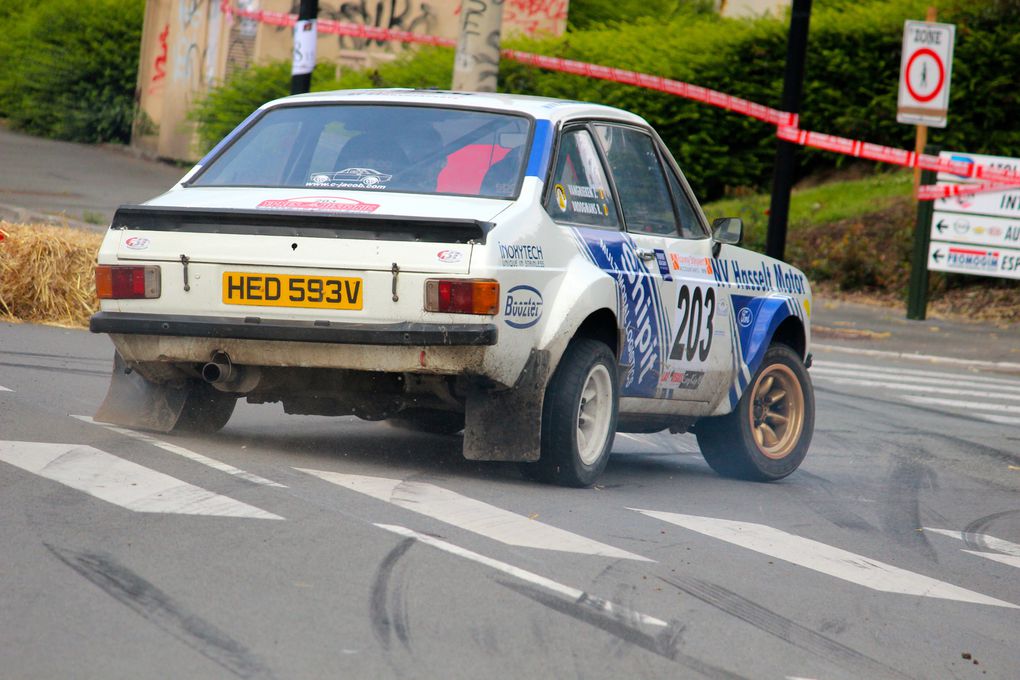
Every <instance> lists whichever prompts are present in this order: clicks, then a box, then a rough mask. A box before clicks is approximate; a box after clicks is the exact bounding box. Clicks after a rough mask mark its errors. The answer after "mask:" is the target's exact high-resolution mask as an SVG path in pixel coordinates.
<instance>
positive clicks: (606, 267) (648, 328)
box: [571, 227, 670, 397]
mask: <svg viewBox="0 0 1020 680" xmlns="http://www.w3.org/2000/svg"><path fill="white" fill-rule="evenodd" d="M571 232H572V233H574V234H575V236H576V238H577V239H578V243H579V245H580V246H581V247H582V248H583V252H585V253H586V254H587V255H588V256H589V258H590V259H591V261H592V262H593V263H594V264H595V266H597V267H598V268H599V269H601V270H602V271H604V272H606V273H607V274H609V275H610V276H612V277H613V278H614V279H615V280H616V290H617V297H618V300H617V304H618V308H617V316H618V318H620V319H622V320H623V326H624V328H625V329H626V338H625V341H624V346H623V356H621V357H620V363H621V364H624V365H629V366H631V369H630V371H628V372H627V376H626V378H624V380H623V385H622V386H621V390H620V392H621V395H622V396H624V397H655V396H656V395H657V392H658V389H659V379H660V375H661V373H662V370H663V366H664V358H663V353H664V349H665V348H666V346H667V343H668V338H669V337H670V330H669V321H668V319H667V318H666V315H665V313H664V310H663V307H662V301H661V299H660V297H659V289H658V285H657V283H656V281H657V277H655V276H653V275H652V274H651V273H650V272H649V271H648V270H647V269H646V268H645V265H644V263H643V262H642V261H641V259H640V258H639V257H638V255H637V250H636V248H635V246H634V243H633V241H632V240H631V238H630V236H629V235H627V234H624V233H622V232H614V231H606V230H604V229H590V228H581V227H579V228H574V229H572V230H571Z"/></svg>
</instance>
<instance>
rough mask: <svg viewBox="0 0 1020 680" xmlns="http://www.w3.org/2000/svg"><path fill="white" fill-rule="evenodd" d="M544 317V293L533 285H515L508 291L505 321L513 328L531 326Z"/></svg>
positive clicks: (504, 308) (504, 314)
mask: <svg viewBox="0 0 1020 680" xmlns="http://www.w3.org/2000/svg"><path fill="white" fill-rule="evenodd" d="M541 318H542V294H541V293H540V292H538V289H537V288H532V287H531V286H525V285H520V286H514V287H513V288H511V289H510V290H508V291H507V292H506V303H505V304H504V305H503V321H505V322H506V325H507V326H510V327H511V328H531V327H532V326H534V325H535V324H536V323H538V321H539V319H541Z"/></svg>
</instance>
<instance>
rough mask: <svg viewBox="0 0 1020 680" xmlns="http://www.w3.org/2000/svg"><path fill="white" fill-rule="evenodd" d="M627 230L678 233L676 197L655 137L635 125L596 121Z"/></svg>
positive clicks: (596, 131)
mask: <svg viewBox="0 0 1020 680" xmlns="http://www.w3.org/2000/svg"><path fill="white" fill-rule="evenodd" d="M595 133H596V134H597V135H598V138H599V142H600V143H601V144H602V150H603V151H605V154H606V158H607V160H608V161H609V171H610V172H611V173H612V174H613V181H614V182H615V184H616V190H617V191H618V192H619V199H620V206H621V207H622V208H623V219H624V221H625V222H626V223H627V230H628V231H631V232H644V233H647V234H658V235H660V236H677V235H678V234H679V232H678V231H677V224H676V215H675V214H674V212H673V200H672V198H671V197H670V193H669V189H668V188H667V187H666V178H665V176H664V175H663V173H662V164H661V163H660V162H659V156H658V154H657V153H655V143H654V142H653V141H652V138H651V137H649V136H648V135H646V134H645V133H643V132H641V131H640V130H636V129H634V128H628V127H620V126H616V125H602V124H600V125H596V126H595Z"/></svg>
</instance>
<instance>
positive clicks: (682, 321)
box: [669, 285, 715, 363]
mask: <svg viewBox="0 0 1020 680" xmlns="http://www.w3.org/2000/svg"><path fill="white" fill-rule="evenodd" d="M676 308H677V319H678V320H679V321H678V323H677V331H676V340H674V341H673V350H672V351H671V352H670V353H669V358H670V359H672V360H674V361H688V362H690V361H694V360H695V357H697V361H698V363H701V362H704V361H705V360H706V359H708V354H709V352H711V351H712V337H713V335H714V333H713V324H714V322H715V289H714V288H701V287H698V286H694V287H689V286H686V285H684V286H681V287H680V294H679V295H678V296H677V302H676Z"/></svg>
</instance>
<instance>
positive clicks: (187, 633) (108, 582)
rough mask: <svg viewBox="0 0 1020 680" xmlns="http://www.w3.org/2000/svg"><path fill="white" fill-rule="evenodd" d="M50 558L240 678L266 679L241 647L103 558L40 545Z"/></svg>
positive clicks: (265, 671) (263, 669)
mask: <svg viewBox="0 0 1020 680" xmlns="http://www.w3.org/2000/svg"><path fill="white" fill-rule="evenodd" d="M43 545H45V546H46V548H47V549H48V550H49V551H50V552H51V553H53V555H54V556H55V557H56V558H57V559H58V560H60V561H61V562H63V563H64V564H66V565H67V566H69V567H70V568H71V569H73V570H74V571H76V572H77V573H78V574H79V575H80V576H83V577H84V578H85V579H86V580H88V581H90V582H91V583H92V584H93V585H95V586H97V587H99V589H100V590H102V591H103V592H104V593H106V594H107V595H109V596H111V597H112V598H114V599H115V600H117V601H118V602H120V603H121V604H123V605H125V606H126V607H128V608H129V609H131V610H132V611H133V612H135V613H136V614H139V615H141V616H142V617H143V618H144V619H145V620H147V621H148V622H149V623H152V624H154V625H155V626H156V627H158V628H160V629H161V630H163V631H164V632H166V633H169V634H170V635H172V636H173V637H174V638H176V639H177V640H179V641H180V642H182V643H184V644H185V645H187V646H188V647H191V648H192V649H193V650H195V651H196V652H198V653H199V654H201V655H202V656H204V657H206V658H207V659H209V660H210V661H212V662H214V663H216V664H217V665H219V666H220V667H221V668H224V669H226V670H227V671H229V672H230V673H232V674H234V675H236V676H238V677H240V678H266V679H268V678H272V677H273V674H272V672H271V671H270V670H269V669H268V668H266V667H265V666H264V665H263V664H262V663H261V662H260V661H259V660H258V658H256V657H255V655H254V654H252V653H251V651H249V650H248V649H247V648H245V646H244V645H242V644H241V643H240V642H238V641H236V640H234V639H233V638H231V637H230V636H229V635H227V634H226V633H224V632H223V631H221V630H220V629H218V628H217V627H216V626H214V625H212V624H211V623H209V622H207V621H205V620H203V619H201V618H199V617H198V616H196V615H194V614H192V613H189V612H188V611H187V610H185V608H184V607H183V606H182V605H181V604H179V603H177V602H175V601H174V599H173V598H171V597H170V596H169V595H167V594H166V593H164V592H163V591H162V590H160V589H159V588H157V587H156V586H154V585H153V584H151V583H149V582H148V581H146V580H145V579H143V578H142V577H141V576H139V575H138V574H136V573H134V572H133V571H131V570H130V569H128V568H127V567H125V566H123V565H121V564H118V563H117V562H116V561H114V559H113V558H112V557H110V556H109V555H102V554H98V553H87V552H75V551H73V550H68V549H66V548H58V547H56V546H52V545H49V544H47V543H44V544H43Z"/></svg>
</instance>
